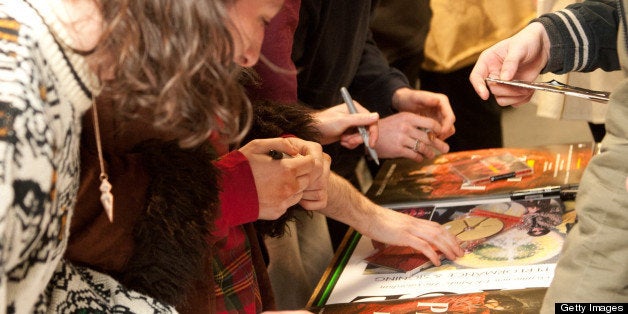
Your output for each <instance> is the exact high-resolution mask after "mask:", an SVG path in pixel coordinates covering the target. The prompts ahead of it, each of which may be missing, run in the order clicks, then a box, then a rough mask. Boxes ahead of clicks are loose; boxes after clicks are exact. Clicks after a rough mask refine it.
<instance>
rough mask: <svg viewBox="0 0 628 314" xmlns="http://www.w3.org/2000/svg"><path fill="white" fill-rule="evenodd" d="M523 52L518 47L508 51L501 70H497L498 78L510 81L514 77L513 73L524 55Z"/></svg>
mask: <svg viewBox="0 0 628 314" xmlns="http://www.w3.org/2000/svg"><path fill="white" fill-rule="evenodd" d="M524 54H525V52H524V51H522V50H519V49H516V50H514V51H512V50H511V51H509V52H508V54H507V55H506V58H505V59H504V63H503V64H502V68H501V71H500V72H499V78H500V79H502V80H504V81H510V80H512V78H513V77H515V73H517V70H518V69H519V64H520V63H521V60H523V58H524V57H525V55H524Z"/></svg>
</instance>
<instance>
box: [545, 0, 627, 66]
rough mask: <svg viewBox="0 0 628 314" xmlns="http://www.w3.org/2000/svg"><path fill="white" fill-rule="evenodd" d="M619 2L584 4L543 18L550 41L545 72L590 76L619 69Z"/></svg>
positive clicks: (601, 0) (602, 0)
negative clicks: (574, 73)
mask: <svg viewBox="0 0 628 314" xmlns="http://www.w3.org/2000/svg"><path fill="white" fill-rule="evenodd" d="M617 5H618V2H617V1H612V0H599V1H585V2H583V3H576V4H572V5H570V6H568V7H566V8H565V9H563V10H560V11H557V12H554V13H550V14H544V15H541V16H540V17H539V18H537V19H535V20H534V21H536V22H540V23H541V24H543V26H544V27H545V29H546V30H547V33H548V35H549V39H550V59H549V60H548V63H547V65H546V67H545V69H543V72H544V73H545V72H554V73H567V72H572V71H579V72H590V71H593V70H595V69H597V68H601V69H603V70H605V71H612V70H618V69H619V57H618V54H617V30H618V27H619V16H618V7H617Z"/></svg>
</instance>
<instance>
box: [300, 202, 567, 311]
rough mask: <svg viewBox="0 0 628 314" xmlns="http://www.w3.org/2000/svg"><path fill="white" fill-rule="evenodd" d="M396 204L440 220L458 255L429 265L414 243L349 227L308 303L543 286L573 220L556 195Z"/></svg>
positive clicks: (408, 211)
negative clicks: (388, 240)
mask: <svg viewBox="0 0 628 314" xmlns="http://www.w3.org/2000/svg"><path fill="white" fill-rule="evenodd" d="M399 211H401V212H404V213H406V214H409V215H413V216H414V215H416V217H422V219H429V220H432V221H435V222H438V223H440V224H442V225H444V226H445V227H446V228H447V229H448V230H449V231H450V232H452V233H453V234H455V235H456V236H457V237H458V238H459V239H460V240H461V241H462V246H463V248H464V249H465V255H464V256H463V257H460V258H458V259H456V260H448V259H446V258H443V259H442V260H441V265H440V266H435V265H432V264H431V263H430V262H427V261H426V260H427V259H426V257H425V256H424V255H423V254H422V253H420V252H418V251H416V250H414V249H409V248H403V247H395V246H391V245H385V244H383V243H380V242H377V241H374V240H372V239H369V238H367V237H364V236H361V235H360V234H359V233H357V232H355V231H353V233H352V234H348V237H347V239H350V240H349V241H347V242H346V243H345V244H343V245H342V246H341V250H340V251H339V253H338V255H337V261H340V262H339V264H337V265H338V266H337V267H335V268H334V269H333V270H332V271H331V273H332V274H333V276H329V277H327V278H325V279H324V280H325V283H321V285H322V287H323V288H321V289H319V292H317V293H315V296H313V298H314V300H316V301H315V303H312V304H314V305H318V306H320V305H330V304H339V303H352V302H358V301H356V300H374V299H378V300H383V299H389V298H394V297H395V296H403V298H416V297H420V296H426V295H429V294H430V293H447V294H465V293H476V292H481V291H489V290H504V289H528V288H544V287H548V286H549V284H550V282H551V280H552V278H553V274H554V268H555V265H556V261H557V260H558V257H559V254H560V251H561V248H562V245H563V242H564V237H565V235H566V233H567V231H568V230H569V227H570V225H572V224H573V220H574V219H575V215H570V214H571V213H573V211H572V210H571V211H567V212H565V204H564V202H563V201H562V200H561V199H560V198H544V199H535V200H520V201H513V200H511V199H510V198H497V199H491V200H482V201H476V202H452V203H442V204H437V205H435V206H427V207H417V208H403V209H399ZM565 218H566V219H565Z"/></svg>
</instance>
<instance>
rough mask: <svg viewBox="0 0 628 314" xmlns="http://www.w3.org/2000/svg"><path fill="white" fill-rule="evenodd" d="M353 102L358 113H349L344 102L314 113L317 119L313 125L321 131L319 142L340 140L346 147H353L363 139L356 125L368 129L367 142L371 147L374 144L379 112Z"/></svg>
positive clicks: (328, 142)
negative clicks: (368, 141)
mask: <svg viewBox="0 0 628 314" xmlns="http://www.w3.org/2000/svg"><path fill="white" fill-rule="evenodd" d="M353 103H354V104H355V107H356V109H357V110H358V113H356V114H350V113H349V110H348V108H347V105H346V104H344V103H343V104H340V105H336V106H333V107H331V108H328V109H325V110H322V111H318V112H316V113H314V114H313V115H314V118H315V119H316V120H317V121H318V122H317V123H316V124H315V127H316V128H317V129H318V131H319V132H320V133H321V138H322V139H321V144H323V145H325V144H331V143H334V142H337V141H340V144H341V145H342V146H344V147H346V148H349V149H354V148H356V147H357V146H358V145H360V144H362V142H363V140H362V137H360V134H358V132H357V129H356V128H355V127H357V126H366V127H367V129H368V131H369V140H370V141H371V142H370V143H368V144H369V145H370V146H371V147H373V145H375V142H376V141H377V138H378V128H377V121H378V120H379V114H377V113H375V112H369V111H368V110H366V108H364V107H362V106H361V105H360V104H359V103H358V102H357V101H354V102H353Z"/></svg>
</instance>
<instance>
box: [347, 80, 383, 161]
mask: <svg viewBox="0 0 628 314" xmlns="http://www.w3.org/2000/svg"><path fill="white" fill-rule="evenodd" d="M340 94H341V95H342V99H344V101H345V103H346V104H347V107H348V108H349V113H350V114H356V113H358V110H357V109H356V108H355V104H354V103H353V99H352V98H351V95H349V91H348V90H347V88H345V87H341V88H340ZM358 132H360V136H362V140H363V141H364V146H365V147H366V149H367V150H368V152H369V155H370V156H371V158H373V160H374V161H375V163H376V164H377V165H378V166H379V158H377V152H376V151H375V150H374V149H373V148H372V147H371V145H370V144H369V133H368V132H367V131H366V128H365V127H364V126H358Z"/></svg>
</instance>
